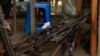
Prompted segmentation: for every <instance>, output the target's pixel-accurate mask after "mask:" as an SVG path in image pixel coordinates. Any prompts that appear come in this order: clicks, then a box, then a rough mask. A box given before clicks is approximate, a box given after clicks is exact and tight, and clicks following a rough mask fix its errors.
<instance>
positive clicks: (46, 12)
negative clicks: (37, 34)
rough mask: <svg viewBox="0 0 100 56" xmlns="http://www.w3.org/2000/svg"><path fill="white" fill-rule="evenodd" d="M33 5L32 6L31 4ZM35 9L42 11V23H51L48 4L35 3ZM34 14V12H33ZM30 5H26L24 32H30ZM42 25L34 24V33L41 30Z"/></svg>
mask: <svg viewBox="0 0 100 56" xmlns="http://www.w3.org/2000/svg"><path fill="white" fill-rule="evenodd" d="M33 5H34V4H33ZM35 8H42V9H43V23H46V22H51V9H50V4H49V3H47V2H35ZM33 13H34V12H33ZM30 18H31V16H30V4H28V5H27V15H26V19H25V32H30V26H31V24H30ZM42 26H43V24H36V31H41V30H43V29H42V28H41V27H42Z"/></svg>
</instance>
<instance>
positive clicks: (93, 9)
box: [90, 0, 97, 56]
mask: <svg viewBox="0 0 100 56" xmlns="http://www.w3.org/2000/svg"><path fill="white" fill-rule="evenodd" d="M90 43H91V48H90V56H97V50H96V48H97V0H91V40H90Z"/></svg>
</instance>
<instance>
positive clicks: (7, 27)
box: [3, 20, 12, 36]
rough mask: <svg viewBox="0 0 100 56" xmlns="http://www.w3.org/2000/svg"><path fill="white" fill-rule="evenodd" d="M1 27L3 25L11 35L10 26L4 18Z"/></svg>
mask: <svg viewBox="0 0 100 56" xmlns="http://www.w3.org/2000/svg"><path fill="white" fill-rule="evenodd" d="M3 27H4V29H7V31H8V34H9V35H10V36H11V35H12V30H11V27H10V23H9V22H7V21H6V20H3Z"/></svg>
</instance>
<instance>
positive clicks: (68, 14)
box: [62, 0, 76, 20]
mask: <svg viewBox="0 0 100 56" xmlns="http://www.w3.org/2000/svg"><path fill="white" fill-rule="evenodd" d="M62 16H63V18H65V19H66V20H69V19H72V18H73V17H75V16H76V1H75V0H62Z"/></svg>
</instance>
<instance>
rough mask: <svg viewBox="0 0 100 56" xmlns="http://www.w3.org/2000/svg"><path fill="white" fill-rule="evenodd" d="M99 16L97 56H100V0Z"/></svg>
mask: <svg viewBox="0 0 100 56" xmlns="http://www.w3.org/2000/svg"><path fill="white" fill-rule="evenodd" d="M98 11H99V15H98V20H99V21H98V49H97V50H98V53H97V56H100V0H99V10H98Z"/></svg>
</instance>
